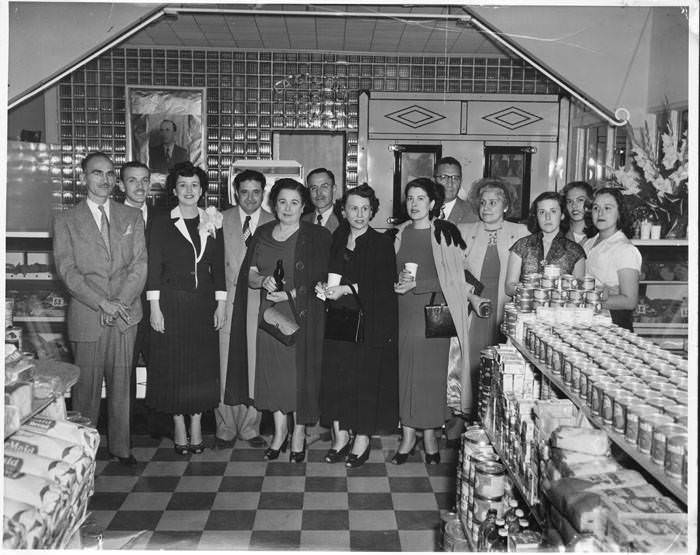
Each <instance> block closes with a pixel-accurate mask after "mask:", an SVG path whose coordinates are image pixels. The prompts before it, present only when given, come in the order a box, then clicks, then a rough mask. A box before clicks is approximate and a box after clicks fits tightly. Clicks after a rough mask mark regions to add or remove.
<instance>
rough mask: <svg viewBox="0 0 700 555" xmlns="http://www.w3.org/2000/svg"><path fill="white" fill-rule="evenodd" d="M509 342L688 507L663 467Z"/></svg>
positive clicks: (521, 347)
mask: <svg viewBox="0 0 700 555" xmlns="http://www.w3.org/2000/svg"><path fill="white" fill-rule="evenodd" d="M509 339H510V342H511V343H512V344H513V346H514V347H515V348H516V349H518V351H520V352H521V353H522V355H523V356H524V357H525V358H526V359H527V360H528V362H530V363H531V364H532V365H533V366H534V367H535V368H537V370H538V371H539V372H540V373H541V374H542V375H543V376H545V377H546V378H547V379H548V380H549V381H550V382H551V383H552V384H553V385H554V386H555V387H556V388H557V389H558V390H559V391H561V392H562V393H563V394H564V395H566V396H567V398H568V399H569V400H570V401H571V402H572V403H573V404H574V405H576V406H577V407H578V408H579V409H580V410H581V412H583V414H584V415H585V416H586V417H587V418H588V420H590V422H591V423H592V424H593V425H594V426H595V427H596V428H598V429H600V430H603V431H604V432H605V433H606V434H607V435H608V437H609V438H610V439H611V440H612V442H613V443H615V445H617V446H618V447H619V448H620V449H622V451H624V452H625V453H626V454H627V455H628V456H629V457H630V458H631V459H633V460H634V461H635V462H636V463H637V464H639V466H641V467H642V468H643V469H644V470H646V471H647V472H648V473H649V474H650V475H651V476H652V477H653V478H654V479H655V480H656V481H657V482H659V483H660V484H661V485H662V486H664V487H665V488H666V489H667V490H668V491H669V492H670V493H672V494H673V495H674V497H676V499H678V500H680V501H682V502H683V503H684V504H685V505H686V506H687V505H688V492H687V491H686V490H685V489H683V487H682V486H681V484H680V482H679V481H678V480H674V479H672V478H670V477H669V476H667V475H666V474H665V473H664V471H663V466H660V465H658V464H655V463H654V462H652V460H651V457H650V456H648V455H645V454H644V453H640V452H639V450H638V449H637V448H636V446H634V445H632V444H631V443H630V442H628V441H627V440H626V439H625V436H624V435H622V434H619V433H617V432H616V431H614V430H613V429H612V427H610V426H609V425H608V424H605V423H604V422H603V421H602V419H600V418H598V417H597V416H594V415H593V414H592V412H591V409H589V408H588V406H586V404H585V403H584V401H583V400H582V399H581V398H580V397H578V395H575V394H573V393H572V392H571V391H570V390H569V388H568V387H567V385H566V384H565V383H564V382H563V381H562V379H561V377H559V376H557V375H556V374H554V373H553V372H552V371H551V370H549V369H548V368H547V367H546V366H545V365H544V364H543V363H542V362H541V361H540V360H539V359H537V358H535V357H534V356H533V355H532V353H530V351H529V350H528V349H527V348H526V347H525V346H524V345H523V344H522V343H520V342H519V341H518V340H516V339H514V338H513V337H510V338H509Z"/></svg>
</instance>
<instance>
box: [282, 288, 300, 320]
mask: <svg viewBox="0 0 700 555" xmlns="http://www.w3.org/2000/svg"><path fill="white" fill-rule="evenodd" d="M285 292H286V293H287V299H289V306H290V307H291V309H292V314H293V315H294V321H295V322H296V323H297V325H298V326H299V325H301V322H299V314H298V313H297V307H296V305H295V304H294V298H293V297H292V294H291V293H290V292H289V291H285Z"/></svg>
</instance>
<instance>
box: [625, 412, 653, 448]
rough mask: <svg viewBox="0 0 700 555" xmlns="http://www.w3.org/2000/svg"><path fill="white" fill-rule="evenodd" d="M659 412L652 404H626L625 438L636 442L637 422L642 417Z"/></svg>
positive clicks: (637, 436)
mask: <svg viewBox="0 0 700 555" xmlns="http://www.w3.org/2000/svg"><path fill="white" fill-rule="evenodd" d="M655 414H659V411H658V409H655V408H654V407H652V406H649V405H645V404H643V403H641V402H640V403H639V404H638V405H627V419H626V422H625V439H626V440H627V441H628V442H630V443H634V444H635V445H636V444H637V439H638V438H639V422H640V420H641V419H642V418H643V417H644V418H648V417H650V416H652V415H655Z"/></svg>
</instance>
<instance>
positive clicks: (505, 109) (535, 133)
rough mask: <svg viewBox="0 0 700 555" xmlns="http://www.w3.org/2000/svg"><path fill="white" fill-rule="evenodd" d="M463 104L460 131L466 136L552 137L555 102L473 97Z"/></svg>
mask: <svg viewBox="0 0 700 555" xmlns="http://www.w3.org/2000/svg"><path fill="white" fill-rule="evenodd" d="M467 105H468V106H467V110H466V112H467V117H466V125H465V127H464V129H463V131H462V132H463V133H464V134H466V135H468V136H473V135H477V136H480V137H481V136H487V137H488V136H493V137H495V136H503V135H506V136H508V137H519V138H523V137H532V138H535V137H537V138H539V139H541V140H555V139H556V136H557V130H558V121H559V103H558V102H531V101H530V102H529V101H527V100H517V101H514V100H508V101H505V102H504V101H497V100H494V101H489V100H475V101H467Z"/></svg>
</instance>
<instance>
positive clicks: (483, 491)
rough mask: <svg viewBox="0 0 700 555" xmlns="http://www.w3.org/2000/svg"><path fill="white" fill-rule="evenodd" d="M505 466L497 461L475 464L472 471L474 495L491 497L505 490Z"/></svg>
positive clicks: (499, 494)
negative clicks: (474, 468) (473, 471)
mask: <svg viewBox="0 0 700 555" xmlns="http://www.w3.org/2000/svg"><path fill="white" fill-rule="evenodd" d="M505 473H506V469H505V467H504V466H503V465H502V464H501V463H498V462H495V461H494V462H483V463H477V464H476V470H475V473H474V495H475V496H477V495H480V496H482V497H487V498H490V499H493V498H495V497H499V496H502V495H503V493H504V492H505V478H506V475H505Z"/></svg>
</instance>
